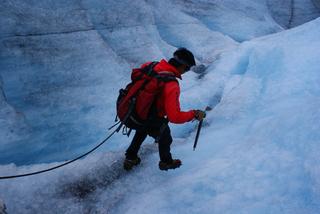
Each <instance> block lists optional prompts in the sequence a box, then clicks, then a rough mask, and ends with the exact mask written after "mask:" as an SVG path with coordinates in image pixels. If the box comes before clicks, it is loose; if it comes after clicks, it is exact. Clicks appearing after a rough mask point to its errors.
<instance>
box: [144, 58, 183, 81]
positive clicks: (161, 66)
mask: <svg viewBox="0 0 320 214" xmlns="http://www.w3.org/2000/svg"><path fill="white" fill-rule="evenodd" d="M150 63H151V62H147V63H145V64H143V65H142V68H143V67H145V66H147V65H149V64H150ZM154 71H155V72H157V73H159V72H161V71H167V72H170V73H173V74H174V75H175V77H177V78H179V79H182V77H181V74H180V72H179V71H178V70H177V69H176V68H175V67H174V66H172V65H170V64H169V63H168V62H167V61H166V60H165V59H162V60H161V61H160V62H159V63H158V64H157V65H156V66H155V67H154Z"/></svg>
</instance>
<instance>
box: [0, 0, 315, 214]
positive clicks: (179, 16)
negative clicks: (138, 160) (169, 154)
mask: <svg viewBox="0 0 320 214" xmlns="http://www.w3.org/2000/svg"><path fill="white" fill-rule="evenodd" d="M131 2H132V1H130V2H129V1H94V0H91V1H89V0H87V1H82V2H81V4H80V3H79V1H69V2H68V3H66V2H64V1H44V2H37V1H29V2H28V3H25V1H19V2H18V1H17V2H16V3H14V2H13V1H4V2H3V4H1V6H0V15H1V19H0V20H1V21H0V23H1V25H0V26H1V30H0V32H1V33H0V34H1V36H0V68H1V69H0V76H1V79H2V81H0V107H1V109H0V135H1V141H0V152H1V156H0V163H1V164H2V165H0V176H1V175H8V174H19V173H25V172H30V171H35V170H39V169H44V168H47V167H51V166H54V165H56V164H58V163H61V162H57V161H64V160H66V159H69V158H72V157H74V156H76V155H77V154H79V153H82V152H83V151H86V150H87V149H88V148H91V147H92V146H93V145H94V144H95V143H96V142H97V141H99V140H102V139H103V137H104V136H105V135H106V128H107V127H108V125H109V124H110V123H112V121H113V116H112V115H113V114H114V100H115V98H116V93H117V90H118V89H119V88H120V87H121V86H123V85H124V84H125V83H126V82H127V81H128V79H129V78H128V72H129V71H130V67H131V66H136V65H138V64H140V63H142V62H144V61H145V60H156V59H159V58H161V57H170V53H171V52H172V51H173V50H174V49H175V47H178V46H182V45H183V46H186V47H190V49H192V50H193V51H194V52H195V55H196V58H197V61H198V62H199V64H203V65H202V66H200V67H198V68H197V73H193V72H189V73H187V74H186V75H184V76H183V81H182V82H181V87H182V95H181V103H182V105H183V109H190V108H196V109H202V108H204V107H205V106H207V105H210V106H211V107H214V109H213V110H212V111H210V112H209V113H208V117H207V119H206V121H205V126H204V128H203V130H202V132H201V136H200V141H199V144H198V148H197V150H196V152H192V143H193V140H194V135H195V133H194V130H195V128H196V123H189V124H186V125H183V126H173V128H172V129H173V133H174V136H175V139H174V146H173V148H172V150H173V154H174V156H175V157H178V158H181V159H182V160H183V166H182V167H181V168H180V169H179V170H174V171H169V172H162V171H160V170H159V169H158V167H157V162H158V154H157V148H156V145H153V144H151V140H148V141H147V143H146V145H145V147H144V149H143V150H142V152H141V156H142V165H141V167H138V168H137V169H135V170H134V171H133V172H130V173H125V172H124V171H123V170H122V165H121V164H122V158H123V152H124V148H125V147H126V146H127V144H128V141H129V139H127V138H125V137H122V136H120V135H118V136H117V137H116V138H112V140H111V141H110V142H109V143H107V144H106V145H105V146H104V147H103V148H101V150H100V151H104V153H95V154H93V155H92V156H89V157H87V158H85V159H84V160H81V161H79V162H76V163H74V164H72V165H70V166H67V167H65V168H62V169H59V170H57V171H54V172H50V173H47V174H43V175H39V176H36V177H29V178H21V179H17V180H7V181H1V182H0V198H1V199H3V200H4V201H5V203H6V205H7V207H8V212H9V213H43V212H46V213H317V212H318V210H319V209H320V203H319V201H320V180H319V177H320V168H319V162H320V159H319V157H318V156H319V155H318V151H319V147H320V142H319V141H320V134H319V131H318V130H319V128H320V123H319V121H320V112H319V106H320V99H319V95H320V86H319V82H320V75H319V60H318V58H319V57H318V56H319V54H320V48H319V47H320V40H319V38H320V28H319V27H320V19H317V20H315V21H312V22H310V23H307V24H304V25H302V26H300V27H297V28H294V29H291V30H288V31H283V28H282V27H280V26H279V24H278V23H277V22H275V20H276V21H278V20H277V19H276V18H275V17H274V15H272V14H270V13H269V10H268V7H269V8H270V5H267V3H266V1H262V0H261V1H241V3H238V4H234V2H233V1H164V2H165V3H166V4H161V2H159V1H134V2H133V3H132V4H129V3H131ZM296 3H297V2H296ZM269 4H270V2H269ZM297 4H298V3H297ZM128 5H130V7H129V6H128ZM299 5H300V3H299ZM301 5H302V4H301ZM308 5H310V4H309V3H308ZM274 6H277V5H276V4H275V3H274ZM283 7H284V6H283ZM217 8H220V10H218V9H217ZM306 8H309V7H307V5H306ZM206 10H207V15H206ZM53 11H54V12H53ZM129 15H130V18H129V19H128V16H129ZM2 17H5V18H3V19H2ZM61 17H64V18H61ZM312 17H313V16H312ZM273 19H275V20H273ZM308 19H311V17H310V16H309V18H308ZM237 21H238V22H237ZM246 23H247V25H246ZM215 24H216V25H215ZM280 24H281V23H280ZM238 25H239V26H238ZM5 26H6V27H5ZM218 31H219V32H218ZM273 32H279V33H277V34H273V35H269V36H264V37H261V38H257V39H253V40H251V41H247V42H243V43H241V44H238V43H237V42H236V41H234V40H238V41H243V40H249V39H251V38H254V37H257V36H262V35H266V34H269V33H273ZM233 39H234V40H233ZM45 162H50V163H45ZM9 163H11V164H9ZM30 163H37V164H33V165H28V164H30ZM19 165H25V166H19Z"/></svg>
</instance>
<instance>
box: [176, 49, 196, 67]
mask: <svg viewBox="0 0 320 214" xmlns="http://www.w3.org/2000/svg"><path fill="white" fill-rule="evenodd" d="M173 58H174V59H175V60H177V62H179V63H180V64H182V65H187V66H188V67H189V69H190V68H191V67H192V66H194V65H196V61H195V60H194V56H193V54H192V52H191V51H189V50H188V49H186V48H178V49H177V50H176V51H175V52H174V53H173Z"/></svg>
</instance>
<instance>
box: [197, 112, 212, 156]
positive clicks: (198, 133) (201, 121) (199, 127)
mask: <svg viewBox="0 0 320 214" xmlns="http://www.w3.org/2000/svg"><path fill="white" fill-rule="evenodd" d="M211 110H212V108H211V107H210V106H207V107H206V109H205V111H211ZM202 123H203V119H202V120H200V122H199V125H198V130H197V134H196V138H195V140H194V144H193V151H195V150H196V147H197V144H198V139H199V135H200V131H201V127H202Z"/></svg>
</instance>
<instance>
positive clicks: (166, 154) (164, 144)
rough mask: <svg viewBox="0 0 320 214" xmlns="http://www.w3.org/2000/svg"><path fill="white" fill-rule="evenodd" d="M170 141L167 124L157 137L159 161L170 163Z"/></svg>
mask: <svg viewBox="0 0 320 214" xmlns="http://www.w3.org/2000/svg"><path fill="white" fill-rule="evenodd" d="M171 143H172V137H171V132H170V128H169V126H168V125H166V126H165V128H163V130H162V132H161V135H160V136H159V137H158V146H159V156H160V161H162V162H166V163H171V162H172V156H171V153H170V146H171Z"/></svg>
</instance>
